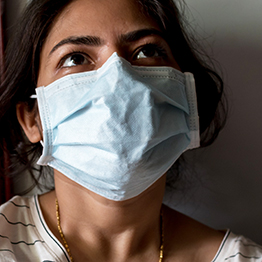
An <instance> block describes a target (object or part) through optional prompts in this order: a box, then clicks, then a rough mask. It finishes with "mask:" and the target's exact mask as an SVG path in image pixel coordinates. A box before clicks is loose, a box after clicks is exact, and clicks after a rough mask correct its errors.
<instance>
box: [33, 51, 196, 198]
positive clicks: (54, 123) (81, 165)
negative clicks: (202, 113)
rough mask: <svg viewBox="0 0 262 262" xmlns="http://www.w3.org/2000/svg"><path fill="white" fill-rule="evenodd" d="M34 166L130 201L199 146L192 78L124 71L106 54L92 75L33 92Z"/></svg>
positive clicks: (168, 71)
mask: <svg viewBox="0 0 262 262" xmlns="http://www.w3.org/2000/svg"><path fill="white" fill-rule="evenodd" d="M36 94H37V95H36V97H37V100H38V107H39V113H40V119H41V123H42V128H43V153H42V156H41V157H40V159H39V161H38V164H39V165H48V166H51V167H53V168H54V169H56V170H58V171H59V172H61V173H63V174H64V175H65V176H67V177H68V178H70V179H71V180H73V181H75V182H76V183H78V184H80V185H81V186H83V187H85V188H87V189H89V190H91V191H93V192H95V193H97V194H99V195H101V196H103V197H105V198H108V199H111V200H116V201H120V200H126V199H130V198H133V197H135V196H137V195H139V194H140V193H142V192H143V191H145V190H146V189H147V188H148V187H150V186H151V185H152V184H153V183H154V182H155V181H156V180H158V179H159V178H160V177H161V176H162V175H164V174H165V173H166V171H167V170H168V169H169V168H170V167H171V166H172V165H173V164H174V162H175V161H176V160H177V158H178V157H179V156H180V155H181V154H182V153H183V152H184V151H185V150H187V149H191V148H196V147H198V146H199V124H198V113H197V102H196V93H195V84H194V78H193V75H192V74H191V73H181V72H180V71H178V70H176V69H174V68H171V67H139V66H132V65H131V64H130V63H129V62H127V61H126V60H125V59H123V58H120V57H119V56H118V55H117V54H116V53H114V54H113V55H112V56H111V57H110V58H109V59H108V60H107V62H106V63H105V64H104V65H103V66H102V67H101V68H99V69H98V70H96V71H90V72H84V73H77V74H71V75H67V76H65V77H63V78H60V79H59V80H57V81H55V82H53V83H51V84H50V85H48V86H45V87H38V88H36Z"/></svg>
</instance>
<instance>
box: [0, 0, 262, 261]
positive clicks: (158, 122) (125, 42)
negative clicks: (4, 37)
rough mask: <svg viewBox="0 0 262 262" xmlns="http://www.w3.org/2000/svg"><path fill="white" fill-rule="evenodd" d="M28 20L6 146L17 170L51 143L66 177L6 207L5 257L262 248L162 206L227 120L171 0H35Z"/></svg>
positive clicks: (8, 83) (149, 256)
mask: <svg viewBox="0 0 262 262" xmlns="http://www.w3.org/2000/svg"><path fill="white" fill-rule="evenodd" d="M19 32H20V33H19V34H17V38H16V39H17V40H16V41H17V42H14V43H13V48H10V50H12V51H9V55H8V57H7V69H6V72H5V81H4V82H3V84H2V86H1V100H0V101H1V102H0V104H1V118H0V119H1V120H0V121H1V126H3V124H4V125H5V127H6V128H5V129H3V130H1V137H2V139H3V141H4V142H2V144H1V146H2V149H3V150H5V151H6V152H8V154H9V156H10V163H11V164H10V167H9V172H10V173H11V174H18V173H20V172H21V171H22V169H23V170H28V171H29V172H31V173H33V171H35V170H34V169H35V167H34V163H35V160H36V159H37V158H38V157H39V156H40V155H41V157H40V159H39V160H38V164H39V165H40V167H41V169H40V173H42V169H43V168H44V167H45V166H51V167H52V168H53V169H54V180H55V189H54V190H51V191H50V192H48V193H46V194H43V195H41V196H35V197H30V198H27V197H15V198H13V199H12V200H11V201H9V202H7V203H6V204H4V205H3V206H2V207H1V216H0V219H1V220H0V222H1V226H0V235H1V236H0V237H1V242H0V243H1V244H0V258H1V261H201V262H203V261H224V260H229V259H231V257H232V259H233V258H234V259H235V260H233V261H257V259H259V258H260V259H261V257H262V251H261V249H260V248H259V247H258V246H256V245H255V244H254V243H252V242H251V241H250V242H249V240H246V239H245V238H243V237H238V236H235V235H234V234H233V233H231V232H229V231H227V232H222V231H221V232H220V231H216V230H213V229H210V228H208V227H206V226H204V225H202V224H200V223H198V222H196V221H194V220H192V219H190V218H188V217H186V216H184V215H182V214H180V213H178V212H176V211H174V210H171V209H169V208H168V207H166V206H164V205H162V199H163V195H164V190H165V185H166V176H168V177H171V178H173V179H174V176H176V175H175V171H176V166H174V165H173V164H174V162H176V160H177V158H178V157H179V156H180V155H181V154H182V153H183V152H184V151H185V150H186V149H189V148H195V147H198V146H199V132H200V134H201V145H202V146H205V145H208V144H210V143H211V142H212V141H213V140H214V139H215V137H216V135H217V133H218V130H219V128H220V127H221V126H222V124H223V121H224V120H223V106H222V104H221V102H220V99H221V95H222V87H221V85H220V82H219V81H220V80H219V77H218V76H217V75H216V74H215V73H214V72H212V71H211V70H210V69H208V67H207V66H205V65H204V62H203V61H202V62H201V60H200V59H199V58H198V56H197V54H196V53H194V52H193V51H192V48H190V46H189V44H188V42H189V40H188V39H187V37H186V35H185V33H184V32H183V30H182V28H181V18H180V16H179V13H178V9H177V7H176V6H175V4H174V3H173V2H171V1H168V0H165V1H148V0H144V1H138V0H112V1H111V0H99V1H92V0H74V1H73V0H70V1H69V0H67V1H65V0H63V1H62V0H59V1H53V0H41V1H40V0H32V1H31V3H30V4H29V6H28V8H27V10H26V11H25V13H24V15H23V19H22V22H21V24H20V29H19ZM14 47H16V48H17V49H14ZM14 50H15V51H14ZM182 72H190V73H192V74H193V75H194V78H195V80H196V93H197V101H198V113H197V107H196V96H195V85H194V79H193V75H192V74H190V73H185V74H184V73H182ZM216 81H217V82H216ZM36 87H37V88H36ZM35 88H36V89H35ZM35 92H36V93H35ZM207 97H208V101H207V99H206V98H207ZM198 114H199V122H200V128H199V125H198ZM16 116H17V120H16V119H15V117H16ZM21 128H22V129H23V132H24V134H25V136H26V137H24V136H23V134H22V131H21ZM199 129H200V130H199ZM10 132H11V133H10ZM27 139H28V140H29V141H30V143H29V142H27V141H28V140H27ZM176 163H177V162H176ZM172 165H173V167H172V168H170V166H172ZM21 168H22V169H21ZM241 259H242V260H241ZM243 259H245V260H243Z"/></svg>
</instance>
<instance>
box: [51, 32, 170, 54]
mask: <svg viewBox="0 0 262 262" xmlns="http://www.w3.org/2000/svg"><path fill="white" fill-rule="evenodd" d="M151 35H158V36H160V37H162V38H163V39H165V37H164V34H163V33H162V32H161V31H159V30H156V29H154V28H153V29H151V28H146V29H140V30H136V31H132V32H129V33H127V34H123V35H121V36H120V37H119V40H120V42H121V43H130V42H135V41H138V40H140V39H141V38H144V37H146V36H151ZM104 43H105V41H104V40H102V39H101V38H100V37H97V36H70V37H68V38H65V39H63V40H62V41H60V42H59V43H58V44H57V45H55V46H54V47H53V48H52V50H51V51H50V53H49V55H48V56H50V55H51V54H52V53H54V52H55V51H56V50H57V49H58V48H60V47H61V46H63V45H68V44H72V45H88V46H101V45H102V44H104Z"/></svg>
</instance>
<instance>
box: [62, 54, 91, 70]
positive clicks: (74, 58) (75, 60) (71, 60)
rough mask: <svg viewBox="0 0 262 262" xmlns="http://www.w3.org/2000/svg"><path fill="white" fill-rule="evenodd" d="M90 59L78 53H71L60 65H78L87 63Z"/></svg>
mask: <svg viewBox="0 0 262 262" xmlns="http://www.w3.org/2000/svg"><path fill="white" fill-rule="evenodd" d="M89 63H90V61H89V60H88V59H87V58H86V57H85V56H84V55H83V54H80V53H76V54H71V55H70V56H68V57H67V58H66V59H65V60H64V61H63V63H62V66H61V67H72V66H78V65H84V64H89Z"/></svg>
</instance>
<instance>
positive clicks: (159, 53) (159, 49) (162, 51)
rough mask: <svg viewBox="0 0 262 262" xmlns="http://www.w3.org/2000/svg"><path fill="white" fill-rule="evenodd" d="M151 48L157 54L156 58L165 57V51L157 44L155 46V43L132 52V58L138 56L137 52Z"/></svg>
mask: <svg viewBox="0 0 262 262" xmlns="http://www.w3.org/2000/svg"><path fill="white" fill-rule="evenodd" d="M148 47H151V48H153V49H154V50H155V51H156V52H157V53H158V57H162V58H164V57H166V56H167V51H166V49H165V48H164V47H163V46H162V45H159V44H155V43H146V44H144V45H143V46H141V47H139V48H138V49H136V51H135V52H134V55H133V58H134V57H135V56H136V55H138V54H139V52H141V51H142V50H143V49H145V48H148Z"/></svg>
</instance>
